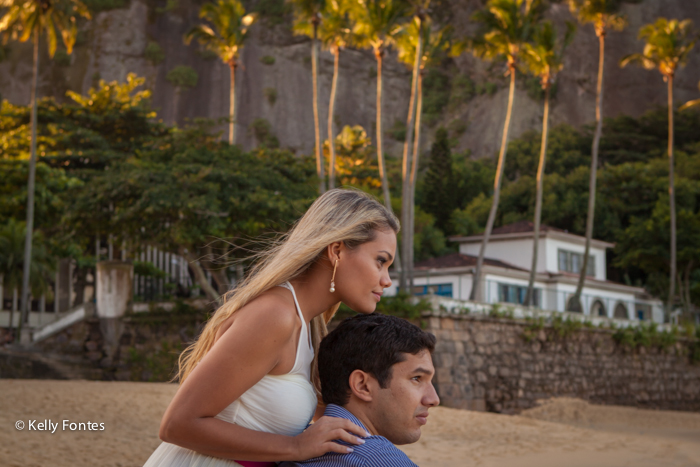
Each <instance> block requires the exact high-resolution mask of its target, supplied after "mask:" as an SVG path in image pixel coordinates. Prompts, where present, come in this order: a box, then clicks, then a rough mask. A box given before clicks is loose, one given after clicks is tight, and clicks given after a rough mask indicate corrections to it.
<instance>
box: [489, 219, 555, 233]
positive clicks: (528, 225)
mask: <svg viewBox="0 0 700 467" xmlns="http://www.w3.org/2000/svg"><path fill="white" fill-rule="evenodd" d="M533 230H535V225H534V224H533V223H532V222H531V221H518V222H514V223H512V224H508V225H504V226H502V227H497V228H495V229H493V230H492V231H491V234H492V235H497V234H514V233H525V232H532V231H533ZM550 230H551V231H556V232H566V230H563V229H558V228H556V227H551V226H549V225H542V224H540V232H547V231H550Z"/></svg>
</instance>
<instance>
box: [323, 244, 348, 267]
mask: <svg viewBox="0 0 700 467" xmlns="http://www.w3.org/2000/svg"><path fill="white" fill-rule="evenodd" d="M344 249H345V245H344V244H343V242H333V243H331V244H330V245H328V248H327V251H326V254H327V255H328V259H329V260H330V262H331V264H335V261H336V260H337V259H340V253H341V252H342V251H343V250H344Z"/></svg>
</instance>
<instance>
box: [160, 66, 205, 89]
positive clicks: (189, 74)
mask: <svg viewBox="0 0 700 467" xmlns="http://www.w3.org/2000/svg"><path fill="white" fill-rule="evenodd" d="M165 79H166V80H168V82H169V83H170V84H172V85H173V86H175V87H177V88H193V87H195V86H197V81H198V80H199V75H198V74H197V72H196V71H195V70H194V68H192V67H189V66H186V65H178V66H176V67H175V68H173V69H172V70H170V71H169V72H168V74H167V75H165Z"/></svg>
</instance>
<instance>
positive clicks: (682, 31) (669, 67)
mask: <svg viewBox="0 0 700 467" xmlns="http://www.w3.org/2000/svg"><path fill="white" fill-rule="evenodd" d="M639 38H640V39H644V40H645V41H646V45H645V46H644V52H642V53H640V54H639V53H637V54H632V55H628V56H626V57H624V58H623V59H622V60H621V61H620V65H621V66H623V67H624V66H626V65H627V64H628V63H637V64H640V65H642V66H643V67H644V68H646V69H648V70H652V69H654V68H656V69H657V70H659V72H660V73H661V75H662V76H663V78H664V81H666V84H667V87H668V163H669V166H668V197H669V204H670V211H671V265H670V269H671V272H670V276H669V277H670V281H669V291H668V302H667V304H666V311H667V313H670V312H671V307H672V306H673V299H674V297H675V293H676V291H675V288H676V186H675V183H674V165H675V164H674V157H673V78H674V77H675V75H676V70H678V67H682V66H685V64H686V63H687V61H688V54H690V51H691V50H692V49H693V47H694V46H695V42H696V41H697V40H698V35H697V33H696V32H695V31H693V22H692V21H691V20H689V19H686V20H683V21H679V20H677V19H671V20H669V19H666V18H659V19H657V20H656V22H655V23H654V24H647V25H645V26H643V27H642V28H641V29H640V30H639Z"/></svg>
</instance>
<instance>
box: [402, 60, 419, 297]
mask: <svg viewBox="0 0 700 467" xmlns="http://www.w3.org/2000/svg"><path fill="white" fill-rule="evenodd" d="M416 94H417V102H416V125H415V141H414V143H413V167H412V168H411V220H410V223H409V227H408V228H410V229H411V241H410V242H409V245H410V246H411V248H410V250H409V251H410V255H409V259H408V261H409V262H408V265H407V266H406V268H407V269H408V283H409V290H411V291H413V256H414V249H413V239H414V237H415V233H416V229H415V225H416V179H417V176H418V158H419V156H420V120H421V118H420V117H421V113H422V112H423V71H422V70H421V71H420V72H419V73H418V84H417V89H416Z"/></svg>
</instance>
